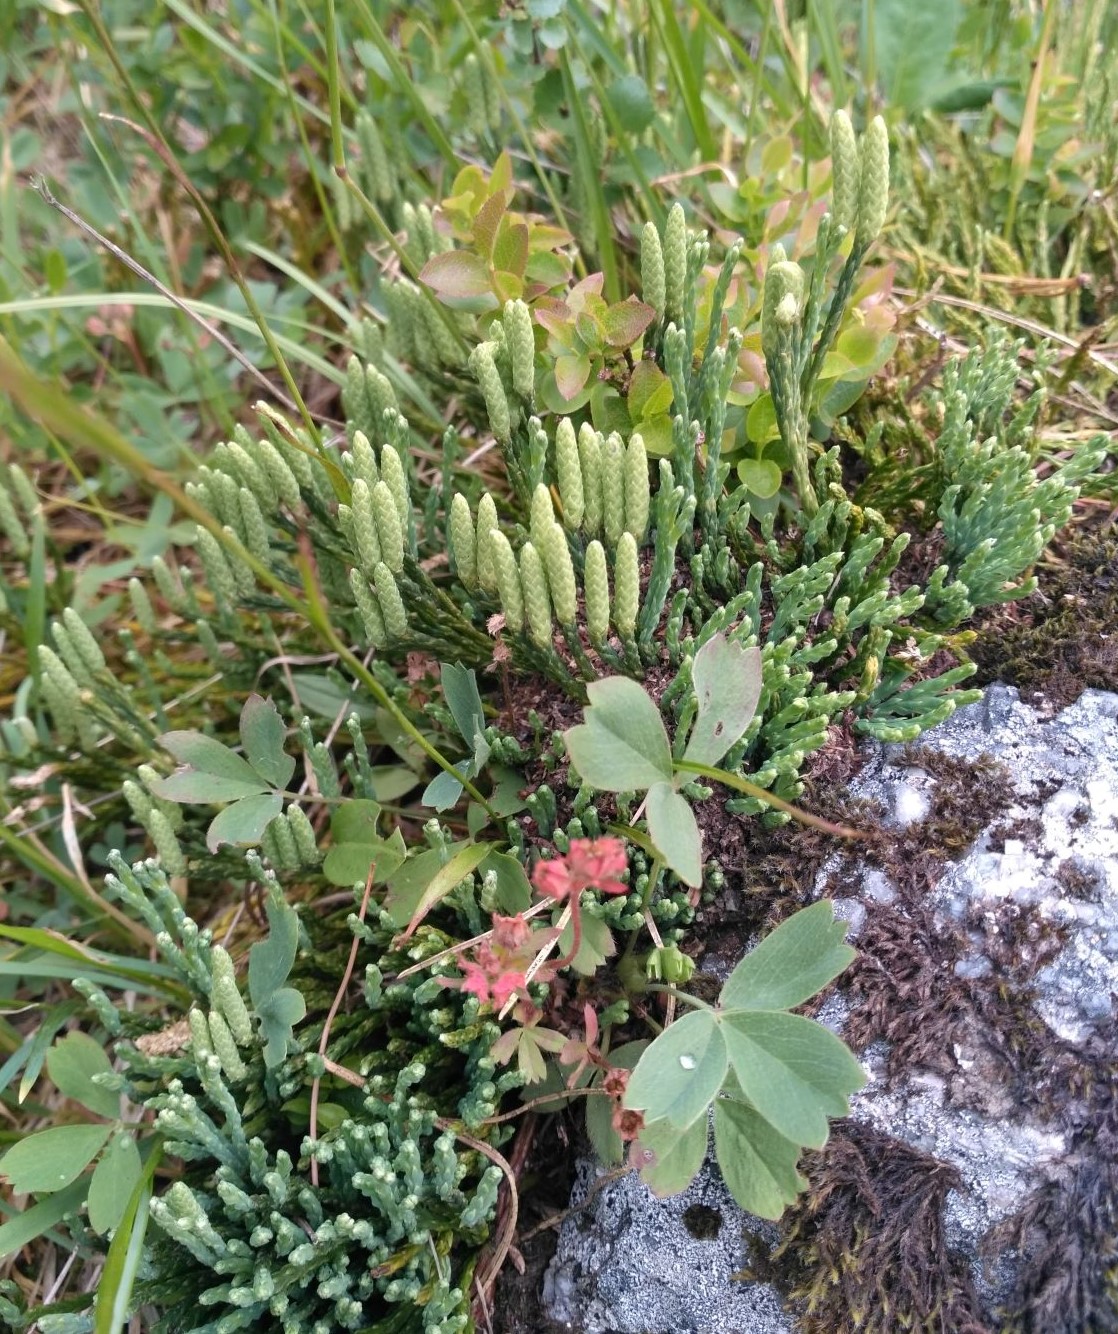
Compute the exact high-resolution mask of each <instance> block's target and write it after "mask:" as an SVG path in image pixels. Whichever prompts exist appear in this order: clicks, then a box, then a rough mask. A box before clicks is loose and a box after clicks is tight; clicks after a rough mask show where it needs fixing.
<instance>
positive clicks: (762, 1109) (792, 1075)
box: [657, 1010, 865, 1149]
mask: <svg viewBox="0 0 1118 1334" xmlns="http://www.w3.org/2000/svg"><path fill="white" fill-rule="evenodd" d="M718 1026H719V1030H720V1033H721V1035H722V1036H723V1038H724V1041H725V1049H726V1052H727V1054H728V1056H729V1061H730V1065H731V1066H732V1068H733V1071H734V1074H735V1075H736V1076H737V1079H738V1083H739V1084H740V1085H741V1090H742V1093H744V1095H745V1096H746V1098H747V1099H748V1100H749V1102H751V1103H752V1104H753V1106H754V1107H756V1109H757V1111H758V1112H759V1113H760V1115H761V1116H762V1117H764V1119H765V1120H766V1121H767V1122H768V1123H769V1124H770V1125H771V1126H772V1127H773V1129H774V1130H777V1131H778V1132H779V1133H780V1134H781V1135H783V1136H784V1137H785V1138H786V1139H790V1140H792V1141H793V1143H795V1144H803V1145H806V1146H807V1147H809V1148H812V1149H819V1148H822V1147H823V1145H824V1144H825V1143H826V1142H827V1118H828V1117H832V1116H845V1115H846V1114H847V1112H849V1110H850V1107H849V1104H848V1102H847V1096H848V1095H849V1094H851V1093H854V1092H856V1091H857V1090H858V1089H860V1088H861V1087H862V1085H863V1084H864V1083H865V1075H864V1074H863V1073H862V1067H861V1066H860V1065H859V1064H858V1062H857V1061H856V1060H855V1059H854V1057H853V1056H852V1055H851V1054H850V1052H849V1051H848V1050H847V1049H846V1047H845V1046H843V1044H842V1043H841V1042H840V1041H839V1039H838V1038H836V1037H835V1035H834V1034H833V1033H831V1032H828V1030H827V1029H825V1028H824V1027H823V1026H822V1025H821V1024H817V1023H816V1022H815V1021H814V1020H813V1019H805V1018H803V1016H801V1015H798V1014H787V1013H785V1012H783V1011H779V1010H777V1011H774V1010H734V1011H732V1012H730V1013H727V1014H722V1015H721V1016H720V1022H719V1025H718ZM672 1027H673V1028H674V1027H675V1025H674V1024H673V1025H672ZM668 1032H669V1033H670V1032H671V1029H668ZM657 1041H659V1039H657Z"/></svg>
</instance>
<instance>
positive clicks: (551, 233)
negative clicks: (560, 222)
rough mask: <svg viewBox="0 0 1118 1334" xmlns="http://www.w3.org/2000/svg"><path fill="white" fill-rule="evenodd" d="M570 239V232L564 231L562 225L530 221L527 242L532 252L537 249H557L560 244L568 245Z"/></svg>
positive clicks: (571, 238)
mask: <svg viewBox="0 0 1118 1334" xmlns="http://www.w3.org/2000/svg"><path fill="white" fill-rule="evenodd" d="M572 240H574V238H573V237H572V236H571V234H570V232H565V231H564V230H563V228H562V227H552V226H551V224H550V223H546V222H534V223H532V229H531V235H530V237H529V244H530V245H531V248H532V251H533V253H535V252H536V251H538V250H558V249H560V248H561V247H562V246H566V245H570V244H571V242H572Z"/></svg>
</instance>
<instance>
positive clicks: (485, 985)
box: [443, 959, 489, 1005]
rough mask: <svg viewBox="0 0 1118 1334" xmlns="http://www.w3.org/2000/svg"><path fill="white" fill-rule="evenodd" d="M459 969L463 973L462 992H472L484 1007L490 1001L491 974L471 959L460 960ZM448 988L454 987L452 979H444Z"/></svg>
mask: <svg viewBox="0 0 1118 1334" xmlns="http://www.w3.org/2000/svg"><path fill="white" fill-rule="evenodd" d="M458 967H459V969H460V970H461V972H462V983H461V988H460V989H461V990H462V991H469V992H472V993H473V994H474V995H475V996H476V997H477V998H478V1000H479V1001H481V1003H482V1004H483V1005H484V1004H485V1002H486V1001H487V1000H488V999H489V974H488V973H487V972H486V970H485V969H484V968H482V967H481V966H480V965H479V964H476V963H474V962H473V961H472V960H470V959H459V960H458ZM443 983H444V985H446V986H450V985H452V980H451V979H450V978H444V979H443Z"/></svg>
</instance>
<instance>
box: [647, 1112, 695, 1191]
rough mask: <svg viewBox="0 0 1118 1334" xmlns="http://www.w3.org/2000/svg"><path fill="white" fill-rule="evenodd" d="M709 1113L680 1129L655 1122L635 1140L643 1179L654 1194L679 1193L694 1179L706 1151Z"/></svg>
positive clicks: (667, 1123) (668, 1123)
mask: <svg viewBox="0 0 1118 1334" xmlns="http://www.w3.org/2000/svg"><path fill="white" fill-rule="evenodd" d="M707 1134H708V1129H707V1116H706V1112H705V1111H704V1112H703V1115H702V1116H700V1117H699V1118H698V1119H697V1120H695V1121H692V1122H691V1124H690V1125H689V1126H688V1127H687V1128H686V1129H685V1130H680V1129H678V1128H677V1127H676V1126H673V1125H672V1124H671V1123H670V1122H668V1121H652V1122H649V1124H648V1125H646V1126H645V1127H644V1129H643V1130H642V1131H641V1133H640V1135H639V1136H638V1138H637V1141H636V1146H635V1147H636V1152H635V1155H634V1156H635V1159H636V1160H637V1161H640V1162H641V1180H642V1181H643V1182H644V1184H645V1185H646V1186H647V1187H648V1188H649V1190H650V1191H652V1193H653V1194H654V1195H678V1194H679V1192H680V1191H681V1190H686V1189H687V1187H688V1186H689V1185H690V1184H691V1182H692V1181H694V1179H695V1173H696V1172H697V1171H698V1170H699V1168H700V1167H702V1165H703V1159H704V1158H705V1157H706V1151H707Z"/></svg>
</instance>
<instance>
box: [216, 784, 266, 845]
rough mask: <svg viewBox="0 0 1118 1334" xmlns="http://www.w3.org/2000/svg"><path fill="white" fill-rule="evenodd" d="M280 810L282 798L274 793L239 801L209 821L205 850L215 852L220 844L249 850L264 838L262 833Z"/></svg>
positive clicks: (260, 794)
mask: <svg viewBox="0 0 1118 1334" xmlns="http://www.w3.org/2000/svg"><path fill="white" fill-rule="evenodd" d="M282 809H283V798H282V797H281V796H280V794H279V793H278V792H258V793H256V794H255V795H253V796H251V797H242V798H241V799H240V801H235V802H233V804H232V805H231V806H226V808H225V809H224V810H223V811H221V812H220V813H219V814H217V815H215V816H214V818H213V819H212V820H211V821H210V827H209V828H208V829H207V830H206V847H207V848H209V850H210V851H211V852H216V851H217V850H218V848H220V847H221V845H222V844H223V843H232V844H233V845H234V846H236V847H243V848H251V847H253V846H255V845H256V844H257V843H259V842H260V840H261V839H262V838H263V837H264V830H265V829H267V827H268V826H269V825H270V824H271V823H272V821H273V820H274V819H275V818H276V816H277V815H278V814H279V813H280V811H281V810H282Z"/></svg>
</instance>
